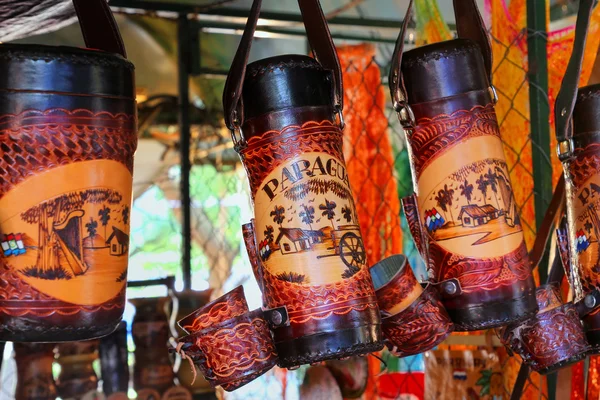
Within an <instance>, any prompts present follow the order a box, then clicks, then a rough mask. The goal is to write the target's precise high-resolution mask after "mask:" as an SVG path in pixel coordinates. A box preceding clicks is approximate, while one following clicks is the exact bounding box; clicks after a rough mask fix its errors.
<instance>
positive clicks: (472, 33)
mask: <svg viewBox="0 0 600 400" xmlns="http://www.w3.org/2000/svg"><path fill="white" fill-rule="evenodd" d="M453 5H454V15H455V16H456V30H457V33H458V37H459V38H463V39H471V40H473V41H474V42H476V43H477V44H478V45H479V47H480V48H481V52H482V54H483V61H484V64H485V69H486V74H487V77H488V82H489V83H490V85H491V84H492V46H491V44H490V39H489V37H488V34H487V31H486V29H485V24H484V23H483V19H482V18H481V14H480V13H479V10H478V9H477V4H476V2H475V0H453ZM412 6H413V0H410V3H409V4H408V9H407V10H406V15H405V16H404V21H403V22H402V28H401V29H400V34H399V35H398V39H397V40H396V47H395V48H394V54H393V55H392V65H391V69H390V76H389V85H390V93H391V95H392V101H393V103H394V108H395V109H396V111H397V112H399V113H401V112H403V111H402V109H403V108H405V107H406V106H407V105H408V103H409V99H407V98H406V88H405V87H404V80H403V78H402V71H401V66H402V53H403V50H404V37H405V35H406V28H407V26H408V22H409V21H410V18H411V15H412ZM406 112H408V113H411V111H410V108H409V109H408V110H406ZM401 117H402V116H401ZM405 117H407V118H409V119H413V120H414V117H412V116H409V115H405ZM411 117H412V118H411ZM402 119H403V118H401V120H402Z"/></svg>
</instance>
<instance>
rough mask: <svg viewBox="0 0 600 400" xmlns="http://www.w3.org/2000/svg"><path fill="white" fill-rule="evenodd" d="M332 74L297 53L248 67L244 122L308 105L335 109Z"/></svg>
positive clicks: (271, 58)
mask: <svg viewBox="0 0 600 400" xmlns="http://www.w3.org/2000/svg"><path fill="white" fill-rule="evenodd" d="M332 90H333V83H332V79H331V72H330V71H328V70H325V69H324V68H323V67H322V66H321V65H320V64H319V63H318V62H317V61H316V60H315V59H313V58H311V57H308V56H303V55H296V54H287V55H282V56H277V57H270V58H265V59H262V60H259V61H255V62H253V63H251V64H248V66H247V67H246V76H245V79H244V87H243V89H242V100H243V106H244V119H245V120H246V121H247V120H249V119H251V118H255V117H259V116H261V115H264V114H268V113H271V112H275V111H281V110H286V109H292V108H296V107H308V106H313V107H314V106H317V107H318V106H329V107H332V98H331V96H332Z"/></svg>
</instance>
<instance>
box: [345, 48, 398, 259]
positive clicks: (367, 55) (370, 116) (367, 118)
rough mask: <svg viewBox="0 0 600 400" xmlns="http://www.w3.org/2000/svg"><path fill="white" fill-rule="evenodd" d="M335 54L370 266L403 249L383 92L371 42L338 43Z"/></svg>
mask: <svg viewBox="0 0 600 400" xmlns="http://www.w3.org/2000/svg"><path fill="white" fill-rule="evenodd" d="M338 54H339V57H340V62H341V66H342V71H343V72H344V119H345V122H346V128H345V129H344V158H345V159H346V165H347V168H348V177H349V178H350V186H351V187H352V191H353V193H354V201H355V204H356V211H357V214H358V221H359V223H360V228H361V233H362V236H363V239H364V241H365V248H366V249H367V262H368V265H369V266H371V265H373V264H375V263H377V262H379V261H381V260H382V259H383V258H385V257H388V256H391V255H393V254H398V253H400V252H401V251H402V230H401V229H400V218H399V216H400V200H399V199H398V189H397V184H396V178H395V177H394V154H393V151H392V144H391V140H390V135H389V132H388V118H387V116H386V115H385V112H384V110H385V102H386V93H385V90H384V86H383V85H382V83H381V71H380V69H379V67H378V65H377V64H376V63H375V61H374V57H375V47H374V46H373V45H371V44H361V45H356V46H340V47H338Z"/></svg>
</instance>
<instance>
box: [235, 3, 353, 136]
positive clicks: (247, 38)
mask: <svg viewBox="0 0 600 400" xmlns="http://www.w3.org/2000/svg"><path fill="white" fill-rule="evenodd" d="M261 3H262V0H254V2H253V3H252V8H251V9H250V15H249V16H248V21H247V22H246V27H245V28H244V34H243V35H242V39H241V41H240V44H239V46H238V49H237V51H236V53H235V56H234V58H233V62H232V63H231V68H230V69H229V73H228V74H227V80H226V81H225V89H224V90H223V109H224V110H225V124H226V125H227V127H228V128H229V129H230V130H232V131H234V130H235V129H237V128H239V127H240V126H241V125H242V124H243V123H244V116H243V109H242V107H241V97H242V87H243V86H244V76H245V75H246V65H247V64H248V56H249V54H250V48H251V46H252V38H253V37H254V31H255V30H256V23H257V22H258V17H259V14H260V7H261ZM298 4H299V6H300V12H301V13H302V20H303V21H304V27H305V28H306V35H307V37H308V42H309V44H310V47H311V48H312V51H313V54H314V57H315V59H316V60H317V61H318V62H319V63H320V64H321V65H322V66H323V68H325V69H328V70H330V71H332V73H333V87H334V89H333V101H334V108H335V110H334V111H335V112H337V113H340V115H341V111H342V108H343V98H344V94H343V89H342V69H341V67H340V61H339V59H338V56H337V52H336V50H335V46H334V44H333V40H332V39H331V34H330V33H329V27H328V26H327V21H326V19H325V15H324V14H323V10H322V9H321V5H320V3H319V0H298Z"/></svg>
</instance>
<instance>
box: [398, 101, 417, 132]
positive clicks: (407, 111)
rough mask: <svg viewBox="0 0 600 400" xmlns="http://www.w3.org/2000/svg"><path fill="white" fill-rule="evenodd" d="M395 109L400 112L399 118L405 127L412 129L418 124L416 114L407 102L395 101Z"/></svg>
mask: <svg viewBox="0 0 600 400" xmlns="http://www.w3.org/2000/svg"><path fill="white" fill-rule="evenodd" d="M394 110H395V111H396V113H397V114H398V120H399V121H400V125H402V127H403V128H405V129H412V128H414V127H415V126H416V125H417V121H416V120H415V114H414V113H413V110H412V108H411V107H410V105H409V104H408V103H407V102H405V101H394Z"/></svg>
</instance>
